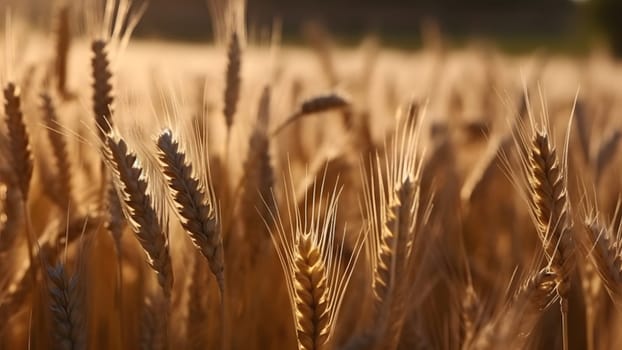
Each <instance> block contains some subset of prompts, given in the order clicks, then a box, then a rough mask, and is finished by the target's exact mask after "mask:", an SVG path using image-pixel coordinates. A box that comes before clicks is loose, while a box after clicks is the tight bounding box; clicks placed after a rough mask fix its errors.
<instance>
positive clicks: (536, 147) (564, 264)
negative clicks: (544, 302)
mask: <svg viewBox="0 0 622 350" xmlns="http://www.w3.org/2000/svg"><path fill="white" fill-rule="evenodd" d="M528 159H529V185H530V188H531V198H532V202H533V209H534V215H535V217H536V221H537V226H538V227H537V228H538V233H539V235H540V240H541V242H542V246H543V248H544V250H545V252H546V254H547V256H548V258H549V259H551V266H552V268H553V269H555V270H556V271H557V272H558V277H559V278H560V280H559V286H558V288H557V289H558V293H559V295H560V296H561V297H562V298H566V297H567V293H568V290H569V289H570V278H571V273H572V269H573V267H574V244H573V240H572V236H571V227H572V222H571V218H570V214H569V210H570V208H569V203H568V192H567V190H566V182H565V181H566V180H565V172H564V169H562V168H561V167H560V163H559V161H558V160H557V154H556V151H555V148H554V147H553V146H552V145H551V143H550V141H549V137H548V135H547V133H546V132H536V134H535V135H534V137H533V139H532V143H531V148H530V150H529V158H528Z"/></svg>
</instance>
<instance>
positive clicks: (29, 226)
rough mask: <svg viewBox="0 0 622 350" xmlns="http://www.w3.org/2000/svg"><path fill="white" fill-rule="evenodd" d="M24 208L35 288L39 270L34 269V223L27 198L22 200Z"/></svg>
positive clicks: (29, 257)
mask: <svg viewBox="0 0 622 350" xmlns="http://www.w3.org/2000/svg"><path fill="white" fill-rule="evenodd" d="M22 207H23V211H24V221H25V224H26V241H27V243H28V259H29V260H30V266H32V268H31V269H30V271H31V274H30V275H31V278H32V286H33V288H34V287H35V286H36V285H37V270H36V269H35V268H34V266H35V265H34V263H35V258H34V257H35V254H34V252H33V249H34V245H35V244H34V239H33V237H32V222H31V221H30V209H29V208H28V203H26V198H24V199H23V200H22Z"/></svg>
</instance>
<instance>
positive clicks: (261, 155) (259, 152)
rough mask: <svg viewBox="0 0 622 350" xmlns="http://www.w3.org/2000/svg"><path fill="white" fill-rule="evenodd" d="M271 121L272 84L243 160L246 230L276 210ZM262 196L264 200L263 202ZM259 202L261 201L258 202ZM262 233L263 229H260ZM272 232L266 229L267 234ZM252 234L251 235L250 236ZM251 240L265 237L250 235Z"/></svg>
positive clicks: (261, 103) (265, 93) (257, 227)
mask: <svg viewBox="0 0 622 350" xmlns="http://www.w3.org/2000/svg"><path fill="white" fill-rule="evenodd" d="M269 121H270V88H269V87H265V88H264V90H263V93H262V94H261V99H260V101H259V109H258V112H257V122H256V124H255V128H254V129H253V133H252V134H251V138H250V142H249V145H248V152H247V154H246V161H245V162H244V178H243V180H244V182H243V192H242V198H241V201H242V208H241V211H240V212H241V213H242V216H243V220H244V224H245V227H246V231H247V232H249V233H250V232H251V231H258V230H260V227H262V226H263V222H262V218H265V217H268V215H269V212H270V211H274V209H275V207H276V203H275V202H274V200H273V197H272V195H271V194H272V193H271V191H272V187H273V185H274V171H273V169H272V164H271V159H270V139H269V137H268V134H267V132H268V124H269ZM262 199H263V200H264V203H262ZM258 203H260V204H258ZM258 233H259V234H261V233H262V232H258ZM268 236H269V233H268V232H265V237H268ZM249 238H250V237H249ZM251 239H252V241H255V242H256V241H258V240H262V239H263V237H261V236H260V237H255V238H251Z"/></svg>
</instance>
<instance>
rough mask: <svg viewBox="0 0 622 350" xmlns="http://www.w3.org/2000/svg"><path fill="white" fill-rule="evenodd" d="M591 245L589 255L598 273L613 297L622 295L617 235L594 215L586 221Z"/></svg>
mask: <svg viewBox="0 0 622 350" xmlns="http://www.w3.org/2000/svg"><path fill="white" fill-rule="evenodd" d="M585 229H586V232H587V235H588V241H589V247H586V250H587V251H588V256H589V257H590V258H591V260H592V262H594V265H595V266H596V269H597V271H598V274H599V275H600V277H601V279H602V281H603V282H604V284H605V287H606V288H607V291H608V292H609V293H610V294H611V295H612V296H613V297H616V298H617V297H619V296H621V295H622V256H621V254H620V249H622V247H621V245H620V244H619V240H618V238H617V237H612V234H611V232H610V230H609V228H607V227H606V226H605V225H603V224H602V222H601V220H600V219H599V218H598V217H597V216H596V215H592V216H591V217H589V218H587V219H586V221H585Z"/></svg>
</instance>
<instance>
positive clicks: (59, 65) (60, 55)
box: [54, 5, 71, 97]
mask: <svg viewBox="0 0 622 350" xmlns="http://www.w3.org/2000/svg"><path fill="white" fill-rule="evenodd" d="M54 35H55V44H56V45H55V50H56V57H55V60H54V70H55V74H56V89H57V91H58V93H59V94H60V95H61V96H63V97H68V96H69V91H68V89H67V65H68V58H69V49H70V48H71V27H70V24H69V6H68V5H64V6H63V7H61V8H60V9H59V10H58V13H57V16H56V23H55V28H54Z"/></svg>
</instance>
